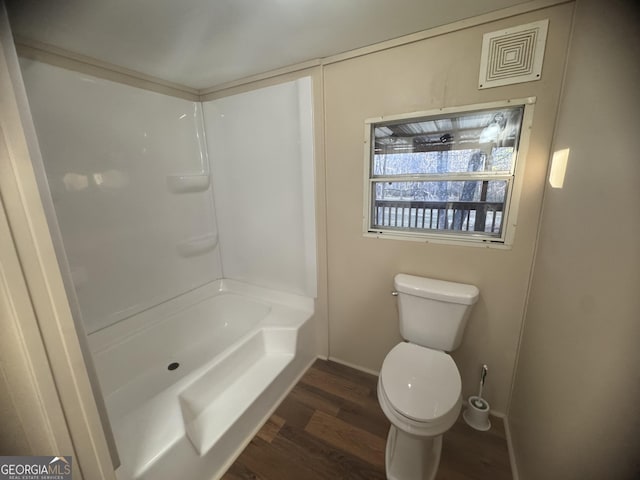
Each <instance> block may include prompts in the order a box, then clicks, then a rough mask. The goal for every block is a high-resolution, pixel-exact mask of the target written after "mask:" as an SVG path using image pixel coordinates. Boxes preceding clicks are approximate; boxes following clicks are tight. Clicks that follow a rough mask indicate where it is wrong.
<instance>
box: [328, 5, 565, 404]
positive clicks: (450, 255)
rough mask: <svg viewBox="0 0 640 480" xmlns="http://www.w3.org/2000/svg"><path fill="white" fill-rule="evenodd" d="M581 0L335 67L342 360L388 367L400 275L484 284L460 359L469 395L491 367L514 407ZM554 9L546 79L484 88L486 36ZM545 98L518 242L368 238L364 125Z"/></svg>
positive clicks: (332, 340) (332, 237)
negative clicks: (573, 23) (490, 244)
mask: <svg viewBox="0 0 640 480" xmlns="http://www.w3.org/2000/svg"><path fill="white" fill-rule="evenodd" d="M572 11H573V4H564V5H560V6H556V7H553V8H549V9H544V10H539V11H537V12H533V13H529V14H525V15H520V16H515V17H512V18H508V19H504V20H500V21H496V22H492V23H488V24H484V25H480V26H476V27H471V28H467V29H464V30H460V31H456V32H452V33H448V34H445V35H441V36H436V37H433V38H429V39H426V40H422V41H419V42H415V43H412V44H408V45H403V46H399V47H394V48H391V49H388V50H384V51H380V52H377V53H372V54H369V55H365V56H362V57H357V58H352V59H348V60H345V61H342V62H338V63H334V64H329V65H326V66H325V71H324V81H325V115H326V117H325V122H326V123H325V135H326V162H327V228H328V231H327V239H328V273H329V277H328V278H329V346H330V356H331V358H334V359H336V360H339V361H342V362H345V363H348V364H352V365H356V366H359V367H364V368H366V369H370V370H375V371H377V370H379V369H380V366H381V364H382V361H383V359H384V357H385V355H386V353H387V352H388V351H389V350H390V349H391V348H392V347H393V345H394V344H396V343H397V342H398V341H399V340H400V337H399V333H398V326H397V322H398V319H397V312H396V306H395V300H394V298H393V297H392V296H391V295H390V292H391V290H392V289H393V276H394V275H395V274H396V273H398V272H405V273H411V274H416V275H423V276H430V277H434V278H441V279H446V280H452V281H460V282H468V283H472V284H475V285H477V286H478V287H479V288H480V291H481V297H480V300H479V303H478V304H476V306H475V309H474V311H473V313H472V315H471V317H470V320H469V324H468V327H467V331H466V334H465V339H464V341H463V344H462V346H461V347H460V348H459V350H458V351H456V352H455V354H454V358H455V360H456V362H457V364H458V366H459V368H460V372H461V374H462V380H463V394H464V395H465V396H467V395H470V394H472V392H473V393H475V391H476V388H477V381H478V377H479V369H480V365H481V364H482V363H487V364H488V365H489V377H488V385H487V388H486V390H485V391H486V397H487V398H488V400H489V401H490V402H491V404H492V408H493V409H494V410H495V411H497V412H500V413H504V412H506V409H507V405H508V399H509V394H510V389H511V379H512V374H513V368H514V361H515V357H516V351H517V345H518V338H519V335H520V329H521V323H522V318H523V309H524V303H525V297H526V293H527V289H528V282H529V274H530V268H531V263H532V256H533V251H534V245H535V240H536V230H537V224H538V216H539V211H540V204H541V199H542V192H543V185H544V180H545V172H546V168H547V158H548V153H549V147H550V143H551V137H552V132H553V123H554V119H555V115H556V108H557V101H558V97H559V90H560V84H561V79H562V74H563V66H564V59H565V52H566V45H567V41H568V35H569V26H570V20H571V15H572ZM544 18H549V20H550V27H549V36H548V40H547V48H546V56H545V63H544V69H543V76H542V79H541V80H540V81H537V82H529V83H523V84H519V85H515V86H508V87H499V88H492V89H486V90H478V88H477V82H478V72H479V66H480V50H481V45H482V35H483V33H485V32H491V31H495V30H499V29H502V28H508V27H511V26H516V25H520V24H523V23H528V22H532V21H536V20H541V19H544ZM528 96H536V97H537V99H538V100H537V103H536V106H535V114H534V124H533V128H532V132H531V144H530V148H529V155H528V158H527V163H526V172H525V185H524V190H523V193H522V202H521V205H520V212H519V216H518V228H517V232H516V238H515V244H514V246H513V248H512V249H511V250H498V249H487V248H479V247H467V246H451V245H434V244H422V243H417V242H410V241H398V240H386V239H385V240H382V239H372V238H364V237H363V235H362V213H363V206H362V202H363V192H362V188H363V175H364V171H363V169H364V167H363V165H364V159H363V145H362V141H363V132H364V121H365V119H366V118H369V117H376V116H380V115H390V114H401V113H407V112H413V111H420V110H430V109H434V108H440V107H449V106H456V105H467V104H474V103H482V102H490V101H495V100H503V99H509V98H521V97H528Z"/></svg>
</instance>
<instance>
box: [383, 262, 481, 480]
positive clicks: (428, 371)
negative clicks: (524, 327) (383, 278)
mask: <svg viewBox="0 0 640 480" xmlns="http://www.w3.org/2000/svg"><path fill="white" fill-rule="evenodd" d="M394 286H395V288H396V291H395V292H393V295H394V296H395V297H396V298H397V299H398V313H399V327H400V335H401V336H402V338H403V339H405V340H406V342H402V343H399V344H398V345H396V346H395V347H393V348H392V349H391V351H390V352H389V353H388V354H387V356H386V357H385V359H384V362H383V364H382V369H381V370H380V377H379V378H378V401H379V403H380V407H381V408H382V411H383V412H384V414H385V415H386V416H387V418H388V419H389V421H390V422H391V428H390V429H389V435H388V437H387V446H386V452H385V469H386V473H387V478H389V479H390V480H433V478H435V476H436V472H437V471H438V465H439V463H440V452H441V448H442V435H443V434H444V433H445V432H446V431H447V430H449V429H450V428H451V427H452V426H453V424H454V423H455V422H456V420H457V418H458V415H459V414H460V408H461V406H462V381H461V379H460V372H458V367H457V366H456V364H455V362H454V361H453V358H451V356H449V354H448V353H446V352H451V351H453V350H455V349H456V348H458V346H459V345H460V343H461V342H462V335H463V333H464V329H465V326H466V322H467V318H468V317H469V313H470V312H471V307H472V306H473V304H475V303H476V301H477V299H478V296H479V294H480V291H479V290H478V288H477V287H475V286H473V285H467V284H462V283H454V282H448V281H443V280H436V279H432V278H424V277H416V276H414V275H407V274H403V273H400V274H398V275H396V276H395V278H394Z"/></svg>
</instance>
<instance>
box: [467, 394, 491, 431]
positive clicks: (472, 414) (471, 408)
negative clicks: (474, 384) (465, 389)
mask: <svg viewBox="0 0 640 480" xmlns="http://www.w3.org/2000/svg"><path fill="white" fill-rule="evenodd" d="M462 418H464V421H465V422H467V425H469V426H470V427H471V428H475V429H476V430H480V431H483V432H484V431H487V430H489V429H490V428H491V422H490V421H489V402H487V401H486V400H485V399H484V398H482V397H479V396H476V395H474V396H471V397H469V402H468V406H467V408H466V410H465V411H464V413H463V414H462Z"/></svg>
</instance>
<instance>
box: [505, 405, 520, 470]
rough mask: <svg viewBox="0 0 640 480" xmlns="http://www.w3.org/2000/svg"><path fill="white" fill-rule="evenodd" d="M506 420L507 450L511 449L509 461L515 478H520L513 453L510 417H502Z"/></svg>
mask: <svg viewBox="0 0 640 480" xmlns="http://www.w3.org/2000/svg"><path fill="white" fill-rule="evenodd" d="M502 420H503V421H504V435H505V437H506V439H507V450H508V451H509V463H510V464H511V476H512V478H513V480H520V475H519V474H518V465H517V463H516V456H515V455H514V453H513V442H512V439H511V427H510V425H509V417H507V416H505V417H502Z"/></svg>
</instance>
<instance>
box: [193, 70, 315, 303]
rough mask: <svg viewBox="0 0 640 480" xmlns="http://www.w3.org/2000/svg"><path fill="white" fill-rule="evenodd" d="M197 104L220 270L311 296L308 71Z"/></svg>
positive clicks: (312, 218) (312, 216) (312, 245)
mask: <svg viewBox="0 0 640 480" xmlns="http://www.w3.org/2000/svg"><path fill="white" fill-rule="evenodd" d="M203 108H204V116H205V124H206V133H207V145H208V149H209V157H210V159H211V164H212V174H213V178H212V181H213V186H214V189H213V191H214V196H215V200H216V205H218V222H219V226H220V244H221V255H222V262H223V264H224V275H225V278H230V279H235V280H240V281H243V282H248V283H251V284H255V285H259V286H263V287H267V288H272V289H275V290H283V291H286V292H290V293H294V294H298V295H305V296H309V297H315V296H316V290H317V285H316V241H315V206H314V205H315V202H314V198H315V194H314V174H313V172H314V170H313V168H314V167H313V120H312V118H313V117H312V114H313V105H312V82H311V78H309V77H304V78H301V79H299V80H296V81H292V82H287V83H282V84H279V85H275V86H271V87H266V88H261V89H258V90H253V91H250V92H247V93H241V94H238V95H233V96H230V97H225V98H221V99H217V100H213V101H210V102H206V103H204V106H203Z"/></svg>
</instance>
